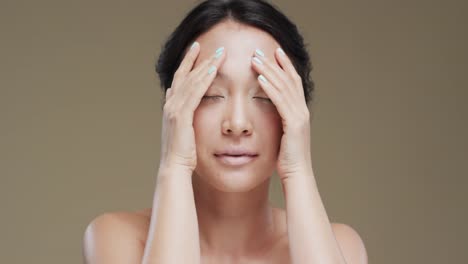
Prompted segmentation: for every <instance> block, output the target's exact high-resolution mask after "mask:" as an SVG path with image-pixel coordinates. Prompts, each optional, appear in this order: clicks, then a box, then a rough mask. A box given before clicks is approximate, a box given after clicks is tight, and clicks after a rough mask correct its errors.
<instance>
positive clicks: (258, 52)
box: [255, 49, 265, 57]
mask: <svg viewBox="0 0 468 264" xmlns="http://www.w3.org/2000/svg"><path fill="white" fill-rule="evenodd" d="M255 53H256V54H258V55H259V56H261V57H265V53H263V51H261V50H260V49H256V50H255Z"/></svg>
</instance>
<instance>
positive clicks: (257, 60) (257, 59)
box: [253, 57, 263, 64]
mask: <svg viewBox="0 0 468 264" xmlns="http://www.w3.org/2000/svg"><path fill="white" fill-rule="evenodd" d="M253 60H254V61H255V62H256V63H258V64H263V62H262V61H261V60H260V59H259V58H257V57H253Z"/></svg>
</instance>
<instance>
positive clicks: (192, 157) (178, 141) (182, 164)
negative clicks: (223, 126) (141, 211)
mask: <svg viewBox="0 0 468 264" xmlns="http://www.w3.org/2000/svg"><path fill="white" fill-rule="evenodd" d="M217 51H219V52H215V54H213V55H212V56H211V57H209V58H207V59H206V60H204V61H203V62H202V63H200V64H199V65H198V66H197V67H196V68H194V69H192V68H193V66H194V64H195V61H196V59H197V57H198V55H199V54H200V44H198V43H196V44H195V45H194V46H193V48H192V49H189V50H188V51H187V53H186V55H185V57H184V59H183V60H182V62H181V64H180V66H179V68H178V69H177V71H176V72H175V74H174V78H173V81H172V84H171V87H170V88H168V89H167V91H166V102H165V104H164V107H163V124H162V134H161V155H160V157H161V158H160V160H161V161H160V168H161V167H164V168H171V169H177V170H179V169H181V170H182V171H186V172H190V173H191V172H193V171H194V170H195V167H196V166H197V151H196V146H195V133H194V129H193V116H194V112H195V110H196V109H197V107H198V105H199V104H200V101H201V100H202V97H203V95H204V94H205V93H206V91H207V90H208V87H210V85H211V83H212V82H213V80H214V78H215V77H216V74H217V69H219V67H220V65H221V64H222V62H223V61H224V58H225V53H226V52H225V51H224V52H223V48H219V49H218V50H217ZM212 66H214V68H213V67H212ZM209 71H211V73H209Z"/></svg>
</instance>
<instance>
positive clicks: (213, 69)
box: [208, 66, 216, 74]
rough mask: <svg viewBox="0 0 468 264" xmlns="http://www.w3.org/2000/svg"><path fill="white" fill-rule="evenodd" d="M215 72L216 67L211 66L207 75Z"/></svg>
mask: <svg viewBox="0 0 468 264" xmlns="http://www.w3.org/2000/svg"><path fill="white" fill-rule="evenodd" d="M215 70H216V66H211V67H210V69H209V70H208V74H212V73H213V72H214V71H215Z"/></svg>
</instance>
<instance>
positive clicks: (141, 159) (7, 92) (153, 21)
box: [0, 0, 468, 264]
mask: <svg viewBox="0 0 468 264" xmlns="http://www.w3.org/2000/svg"><path fill="white" fill-rule="evenodd" d="M273 2H274V3H275V4H277V5H278V6H279V7H280V8H281V9H282V10H283V11H284V12H285V13H286V14H287V15H288V16H289V17H290V18H291V19H292V20H293V21H295V22H296V23H297V25H298V26H299V28H300V30H301V31H302V33H303V34H304V37H305V39H306V41H307V42H308V43H309V50H310V52H311V56H312V59H313V65H314V71H313V78H314V80H315V81H316V84H317V99H316V104H315V105H314V106H313V111H314V116H313V122H312V127H313V128H312V145H313V154H312V155H313V162H314V172H315V174H316V178H317V181H318V184H319V189H320V194H321V196H322V199H323V200H324V203H325V206H326V209H327V212H328V215H329V217H330V220H331V221H332V222H342V223H346V224H349V225H350V226H352V227H353V228H355V229H356V230H357V231H358V232H359V233H360V234H361V236H362V238H363V239H364V241H365V244H366V247H367V250H368V255H369V261H370V263H379V264H394V263H426V264H429V263H462V262H464V261H466V259H467V258H468V256H467V253H466V246H467V243H466V237H467V235H468V232H467V228H466V226H465V223H466V222H467V220H468V219H467V215H468V214H467V208H466V207H467V206H466V200H467V195H466V190H465V189H466V187H467V186H468V185H467V176H468V173H467V172H468V170H467V167H466V164H467V161H468V159H467V157H468V155H467V154H468V153H467V149H468V141H467V139H466V136H467V135H468V125H467V121H466V119H467V113H468V104H467V103H466V100H467V98H468V97H467V96H468V92H467V89H468V85H467V84H468V81H467V66H468V65H467V64H468V63H467V62H468V52H467V48H466V47H468V37H467V32H468V31H467V29H466V27H467V25H468V19H467V15H466V14H467V12H468V9H467V4H466V1H461V0H460V1H454V0H452V1H442V0H440V1H427V0H410V1H407V0H405V1H403V0H398V1H395V0H387V1H375V0H357V1H345V0H342V1H330V0H327V1H325V0H320V1H290V2H287V1H273ZM193 6H194V2H193V1H188V0H186V1H182V0H172V1H167V2H162V1H161V2H157V1H148V0H147V1H129V0H128V1H122V0H121V1H63V0H62V1H51V0H43V1H32V0H29V1H27V0H23V1H13V0H10V1H4V0H2V1H1V7H0V33H1V41H0V45H1V46H0V47H1V49H0V61H1V63H0V73H1V78H0V89H1V90H0V121H1V127H0V175H1V183H0V186H1V187H0V195H1V196H0V203H1V204H0V205H1V210H2V214H1V225H0V234H1V235H0V237H1V238H0V239H1V244H0V251H1V253H0V263H81V239H82V235H83V232H84V229H85V227H86V225H87V224H88V223H89V221H91V220H92V219H93V218H94V217H95V216H97V215H99V214H101V213H103V212H108V211H114V210H136V209H141V208H146V207H150V206H151V202H152V196H153V190H154V184H155V172H156V169H157V166H158V161H159V144H160V123H161V121H160V118H161V111H160V104H159V103H160V96H161V92H160V88H159V82H158V79H157V76H156V73H155V72H154V62H155V59H156V58H157V56H158V55H159V52H160V47H161V45H162V43H163V41H164V40H165V38H166V37H167V36H168V34H169V33H170V32H171V31H172V30H173V29H174V28H175V26H176V25H177V24H178V23H179V22H180V20H181V19H182V17H183V16H184V15H185V14H186V12H187V11H188V10H189V9H190V8H192V7H193ZM274 177H275V179H276V175H275V176H274ZM276 183H277V182H276ZM272 200H273V201H274V203H276V204H278V205H280V206H282V205H284V203H283V200H282V196H281V188H280V186H279V185H273V186H272Z"/></svg>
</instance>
